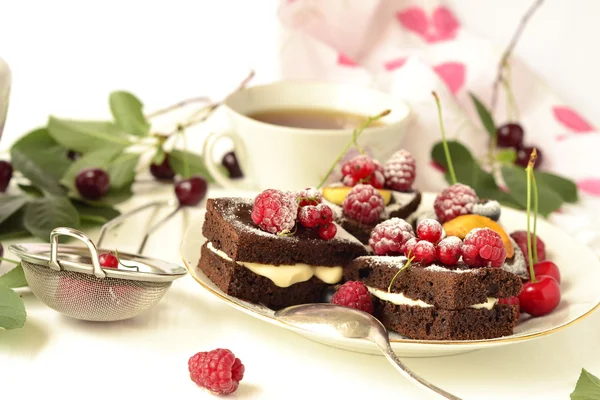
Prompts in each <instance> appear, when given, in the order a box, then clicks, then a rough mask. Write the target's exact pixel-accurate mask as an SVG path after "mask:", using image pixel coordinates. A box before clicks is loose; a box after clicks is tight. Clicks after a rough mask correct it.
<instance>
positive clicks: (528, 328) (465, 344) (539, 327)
mask: <svg viewBox="0 0 600 400" xmlns="http://www.w3.org/2000/svg"><path fill="white" fill-rule="evenodd" d="M434 199H435V195H434V194H431V193H425V194H424V195H423V201H422V204H421V207H422V208H425V207H428V208H429V209H431V205H432V204H433V201H434ZM203 221H204V214H202V215H201V217H200V218H199V219H198V220H197V221H195V222H194V223H192V224H191V226H190V228H189V229H188V231H187V232H186V234H185V236H184V239H183V242H182V244H181V249H180V251H181V256H182V258H183V262H184V264H185V266H186V268H187V269H188V271H189V273H190V275H191V276H192V277H193V278H194V279H195V280H196V281H197V282H198V283H199V284H200V286H201V287H202V288H204V289H205V290H207V291H208V292H210V293H212V294H214V295H215V296H217V297H218V298H219V299H221V300H222V301H224V302H225V303H227V304H228V305H229V306H231V307H234V308H236V309H238V310H240V311H242V312H244V313H246V314H249V315H251V316H253V317H255V318H259V319H261V320H263V321H266V322H269V323H271V324H274V325H276V326H279V327H281V328H284V329H288V330H291V331H294V332H297V333H298V334H301V335H303V336H306V337H308V338H309V339H312V340H315V341H318V342H321V343H323V344H327V345H330V346H333V347H338V348H342V349H346V350H350V351H358V352H362V353H372V354H379V350H378V349H377V347H376V346H375V345H374V344H372V343H371V342H369V341H366V340H358V339H340V338H337V337H328V336H324V335H317V334H312V333H310V332H307V331H300V330H298V329H296V328H294V327H292V326H290V325H287V324H285V323H283V322H281V321H279V320H277V319H276V318H275V316H274V311H273V310H270V309H269V308H267V307H264V306H260V305H256V304H252V303H249V302H247V301H243V300H240V299H237V298H235V297H232V296H229V295H227V294H225V293H223V292H222V291H221V290H220V289H219V288H218V287H217V286H216V285H214V284H213V283H212V282H211V281H210V279H208V278H207V277H206V275H204V273H203V272H202V271H200V270H199V269H198V268H196V266H197V265H198V260H199V258H200V248H201V247H202V245H203V244H204V242H205V240H206V239H205V238H204V237H203V236H202V223H203ZM500 223H501V224H502V225H503V226H504V228H505V229H506V231H507V232H509V233H510V232H513V231H515V230H523V229H525V226H526V223H527V220H526V217H525V214H524V213H523V212H520V211H517V210H513V209H510V208H503V209H502V216H501V219H500ZM538 235H539V236H540V237H541V238H542V239H543V240H544V242H545V244H546V253H547V256H548V258H549V259H551V260H553V261H554V262H555V263H556V264H557V265H558V266H559V268H560V271H561V292H562V299H561V303H560V304H559V306H558V308H557V309H556V310H554V311H553V312H552V313H551V314H549V315H546V316H543V317H538V318H530V317H528V316H527V315H523V316H521V319H520V320H519V323H518V324H517V326H516V328H515V330H514V333H513V335H510V336H505V337H500V338H495V339H488V340H468V341H466V340H465V341H461V340H450V341H441V340H439V341H438V340H412V339H407V338H404V337H402V336H400V335H398V334H395V333H391V334H390V342H391V344H392V348H393V349H394V351H395V352H396V353H397V354H398V355H399V356H403V357H434V356H443V355H451V354H458V353H465V352H469V351H474V350H481V349H486V348H490V347H495V346H503V345H508V344H511V343H519V342H523V341H527V340H532V339H535V338H539V337H542V336H545V335H549V334H551V333H554V332H557V331H559V330H560V329H563V328H566V327H568V326H570V325H572V324H574V323H576V322H577V321H580V320H581V319H583V318H584V317H586V316H587V315H589V314H591V313H592V312H594V311H595V310H596V309H598V308H599V306H600V290H598V282H600V260H599V259H598V257H596V255H595V254H594V253H593V252H592V251H591V249H589V248H588V247H587V246H584V245H582V244H581V243H579V242H577V241H576V240H575V239H573V238H572V237H570V236H569V235H568V234H566V233H565V232H564V231H562V230H561V229H559V228H557V227H555V226H553V225H551V224H550V223H548V222H546V221H545V220H541V219H538Z"/></svg>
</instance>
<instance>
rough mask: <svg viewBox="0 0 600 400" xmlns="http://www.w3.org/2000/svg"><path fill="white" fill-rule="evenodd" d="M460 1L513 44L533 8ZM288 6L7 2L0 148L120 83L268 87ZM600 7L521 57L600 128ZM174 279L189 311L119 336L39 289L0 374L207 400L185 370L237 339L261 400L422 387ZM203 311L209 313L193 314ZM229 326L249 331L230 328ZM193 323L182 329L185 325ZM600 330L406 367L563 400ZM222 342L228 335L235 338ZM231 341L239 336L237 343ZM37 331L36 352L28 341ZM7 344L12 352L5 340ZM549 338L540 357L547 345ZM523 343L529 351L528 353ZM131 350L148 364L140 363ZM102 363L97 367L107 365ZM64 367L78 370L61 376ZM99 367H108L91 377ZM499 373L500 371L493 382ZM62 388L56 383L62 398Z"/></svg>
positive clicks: (138, 89) (94, 105) (550, 17)
mask: <svg viewBox="0 0 600 400" xmlns="http://www.w3.org/2000/svg"><path fill="white" fill-rule="evenodd" d="M450 3H451V7H452V8H453V10H454V12H455V13H456V14H457V15H458V17H459V19H460V20H461V21H462V23H463V24H464V25H466V27H467V28H470V29H472V30H473V31H474V32H476V33H478V34H481V35H482V36H484V37H486V38H489V39H490V40H492V41H493V42H495V43H496V44H498V45H499V46H501V47H503V46H504V45H505V43H507V42H508V40H509V38H510V36H511V34H512V32H513V30H514V29H515V27H516V25H517V22H518V20H519V18H520V16H521V14H522V12H523V11H524V9H526V8H527V6H528V5H529V2H528V1H523V0H505V1H493V0H454V1H450ZM277 4H278V3H277V1H274V0H261V1H257V0H254V1H248V0H237V1H234V0H219V1H214V0H196V1H191V0H190V1H102V2H100V1H96V2H91V1H86V2H82V1H64V0H62V1H61V0H56V1H51V2H50V1H27V0H20V1H4V2H2V3H1V4H0V57H3V58H5V59H6V60H7V61H8V63H9V64H10V66H11V68H12V70H13V93H12V100H11V105H10V109H9V117H8V122H7V125H6V128H5V132H4V136H3V138H2V141H1V142H0V147H2V148H6V147H8V145H9V144H10V142H12V141H13V140H14V139H15V138H16V137H18V136H19V135H21V134H23V133H25V132H26V131H28V130H30V129H32V128H34V127H35V126H37V125H41V124H44V123H45V121H46V118H47V116H48V115H49V114H54V115H57V116H61V117H72V118H102V117H108V104H107V97H108V94H109V92H110V91H112V90H115V89H125V90H130V91H132V92H134V93H136V94H137V95H138V96H139V97H140V98H141V99H142V100H143V101H144V102H145V103H146V105H147V107H148V109H154V108H157V107H160V106H164V105H167V104H170V103H172V102H174V101H177V100H180V99H182V98H185V97H189V96H194V95H203V94H208V95H211V96H213V97H215V98H218V97H219V96H220V95H221V94H223V93H225V92H226V91H228V90H230V89H232V88H233V87H234V86H235V85H236V84H237V82H238V81H239V80H240V79H241V78H242V77H243V76H244V75H245V74H246V72H247V70H248V69H249V68H253V69H255V70H256V71H257V73H258V76H257V79H256V81H257V82H260V81H268V80H270V79H273V77H275V76H276V67H275V66H276V50H277V32H278V24H277V21H276V19H275V10H276V7H277ZM599 16H600V2H598V1H595V0H573V1H561V0H547V1H546V4H545V6H544V7H543V8H542V9H541V10H540V12H539V14H537V16H536V18H535V19H534V20H533V21H532V23H531V24H530V26H529V27H528V29H527V31H526V32H525V35H524V37H523V38H522V40H521V42H520V43H519V45H518V48H517V50H516V53H517V54H518V55H519V56H521V57H522V58H523V59H524V60H525V61H526V62H527V63H528V64H529V65H530V66H531V67H532V68H533V69H534V70H535V71H537V72H538V73H539V74H540V75H541V76H542V77H543V78H544V79H545V80H546V81H547V82H548V84H549V85H550V86H551V87H553V88H554V89H555V90H556V91H557V92H558V93H559V94H561V95H562V96H563V98H564V99H565V101H566V102H567V103H570V104H571V105H572V106H573V107H574V108H575V109H578V110H579V111H581V113H582V114H583V115H584V116H585V117H586V118H588V119H589V120H590V121H591V122H592V123H594V124H596V125H600V115H599V114H598V113H596V109H597V96H598V89H600V85H599V80H598V78H597V73H598V71H600V57H599V56H598V50H597V48H598V46H597V40H598V39H597V38H598V37H600V26H598V24H597V21H598V17H599ZM166 245H168V246H171V245H172V248H170V249H169V252H168V254H169V255H170V256H169V257H175V258H176V257H177V255H176V253H177V252H176V246H177V244H176V243H170V242H169V243H167V244H166ZM153 250H155V251H157V252H160V250H161V249H160V248H155V249H153ZM177 287H179V289H178V290H177V289H176V290H173V291H171V292H170V293H169V295H168V298H167V300H168V303H165V304H169V305H170V306H169V307H170V309H171V310H172V308H173V305H174V304H175V305H177V304H180V305H181V312H180V313H172V312H171V313H170V314H169V313H165V310H166V308H165V307H166V305H163V306H161V307H157V308H156V310H154V311H153V312H152V314H150V315H149V316H147V317H146V318H142V319H139V320H137V321H134V322H130V323H126V324H123V325H122V326H121V328H120V329H122V331H121V332H119V333H117V334H115V333H114V332H111V334H110V335H109V334H108V328H106V327H104V326H102V325H97V326H92V325H89V324H79V323H74V322H65V320H64V319H63V318H60V317H59V316H57V315H56V314H55V313H54V312H52V311H51V310H48V309H46V308H44V307H42V306H40V305H39V304H38V303H36V302H35V300H34V299H32V298H28V299H27V302H28V309H29V310H30V312H31V314H32V317H31V319H30V321H31V324H30V325H29V327H30V328H28V330H23V331H21V332H18V331H14V332H6V333H5V334H3V335H0V350H6V351H7V354H9V358H10V359H11V360H12V361H11V363H12V364H11V367H9V368H4V369H3V371H4V372H5V373H6V372H7V371H10V370H11V369H12V370H13V372H14V374H10V373H9V374H8V376H2V377H1V378H2V382H3V383H2V387H3V393H4V394H5V395H7V396H8V395H15V396H17V395H18V396H20V397H21V398H31V396H32V395H33V392H34V389H36V388H37V389H36V390H37V391H38V392H39V393H38V394H37V395H35V398H40V397H41V394H40V393H44V392H45V388H48V387H49V388H51V390H50V392H51V394H57V395H61V396H64V398H82V397H86V396H89V397H90V398H96V397H95V396H94V395H95V394H97V395H100V394H102V395H104V396H105V397H107V396H112V397H115V398H122V396H124V395H128V396H132V395H134V394H143V395H145V397H147V398H156V397H158V395H159V393H160V395H163V397H164V395H165V394H166V393H167V392H166V390H169V391H172V392H171V393H176V394H175V396H177V397H186V398H192V397H193V396H195V395H198V397H199V398H202V397H203V392H201V391H198V390H196V388H194V387H193V384H191V383H190V382H189V379H187V377H186V365H185V362H186V361H187V358H186V357H189V356H190V355H191V354H192V353H193V352H194V351H198V350H200V349H202V348H203V347H204V346H219V345H225V346H228V345H230V346H233V345H237V346H238V347H247V348H250V347H252V348H253V349H252V352H256V351H257V349H256V347H257V346H261V349H262V351H264V356H263V360H262V361H263V364H262V366H261V367H262V368H263V369H262V370H261V371H257V370H256V365H255V366H254V367H253V366H252V360H247V361H245V362H246V364H247V365H248V374H247V378H246V380H245V382H246V384H245V386H243V388H241V389H240V392H239V397H240V398H257V397H258V398H260V397H261V393H263V394H264V393H267V392H268V393H269V394H270V395H271V396H272V397H271V398H277V397H278V393H279V394H280V396H281V397H279V398H284V396H285V395H288V396H289V398H294V396H293V394H295V393H302V392H304V393H310V392H311V391H306V390H307V387H310V385H311V384H314V385H321V387H325V388H327V390H325V392H326V393H328V396H329V397H333V396H334V393H336V392H342V393H359V392H362V393H372V394H373V396H374V398H375V397H378V395H379V396H380V397H381V396H383V395H384V394H386V393H388V394H391V395H393V396H394V397H399V396H404V398H409V399H410V398H419V397H417V396H419V395H421V394H422V392H420V391H419V390H417V389H414V388H413V387H412V386H410V385H409V384H407V383H406V382H404V381H403V380H402V378H400V377H398V375H397V374H396V373H395V372H394V371H393V369H391V367H389V366H387V365H386V364H385V361H384V359H383V358H378V357H372V356H366V355H353V354H352V353H348V352H343V351H339V350H334V349H330V348H327V347H324V346H321V345H317V344H314V343H312V342H309V341H306V340H303V339H300V338H298V337H297V336H296V335H293V334H291V333H287V332H279V331H278V330H276V329H272V328H267V327H266V326H265V325H264V324H262V323H261V322H258V321H254V320H252V319H251V318H249V317H246V316H243V315H241V314H240V313H238V312H236V311H234V310H230V309H229V308H227V307H226V306H224V305H221V304H219V303H217V302H216V301H215V300H213V299H211V298H210V297H209V296H208V295H206V294H204V293H200V292H199V291H198V293H196V291H195V290H194V289H195V286H193V282H190V281H189V280H186V281H182V282H181V283H178V284H177V285H175V286H174V288H177ZM186 288H188V289H189V290H186ZM196 296H197V297H196ZM193 307H198V308H200V307H202V309H203V310H204V311H202V312H200V311H198V312H194V308H193ZM42 320H43V321H45V323H42V322H41V321H42ZM48 321H50V324H56V325H53V326H55V328H56V329H54V330H50V331H45V330H46V328H47V324H48ZM233 321H236V322H238V323H239V324H237V325H235V327H233V324H232V322H233ZM181 326H185V327H186V328H185V329H184V330H181V329H179V328H178V327H181ZM597 326H598V315H595V316H593V317H590V318H588V319H586V320H585V321H583V322H581V323H580V324H578V326H577V327H573V328H570V329H569V330H567V331H563V332H560V333H557V334H555V335H552V336H551V337H548V338H544V339H540V340H539V341H535V342H532V343H525V344H518V345H514V346H511V347H510V348H509V349H510V351H508V350H505V349H496V350H490V351H489V352H487V353H486V355H487V354H489V358H487V357H482V356H481V353H472V354H469V355H465V356H460V357H456V358H454V357H451V358H442V359H437V360H436V359H429V360H427V359H421V360H409V362H408V363H409V365H410V366H411V367H413V368H414V369H415V371H416V372H418V373H422V374H424V375H425V376H426V378H430V379H432V380H433V381H434V382H436V383H438V384H439V385H441V386H445V387H447V388H449V389H460V388H462V390H464V391H466V392H471V393H474V392H475V393H479V395H478V396H477V397H473V396H472V397H471V398H478V399H481V398H489V397H493V395H494V389H493V387H494V386H495V385H498V386H501V387H503V388H504V389H505V390H508V389H506V388H507V387H511V386H513V385H514V386H515V387H523V386H526V387H528V388H529V389H528V390H526V391H523V392H520V391H518V390H517V391H516V393H515V394H514V396H515V397H514V398H525V396H528V398H539V399H548V398H551V396H550V394H549V393H548V392H547V391H544V392H543V391H542V389H543V388H545V389H547V390H549V391H550V393H551V392H552V391H553V389H556V390H557V391H556V392H555V394H556V397H555V398H566V397H567V395H568V392H569V389H570V388H572V387H573V386H574V384H575V379H576V376H574V374H573V371H576V370H577V369H578V368H580V367H582V366H583V365H580V364H581V360H583V359H587V360H588V361H590V360H591V358H590V357H591V355H593V354H597V352H598V351H599V349H598V345H597V344H596V345H594V346H593V347H592V348H586V347H583V346H581V345H580V343H597V339H596V340H594V338H595V337H596V334H595V333H593V332H591V331H590V330H592V329H596V327H597ZM58 327H59V328H60V330H59V328H58ZM232 329H235V330H236V332H235V334H234V333H232V332H231V330H232ZM225 331H226V332H225ZM148 332H154V334H153V335H154V336H152V334H150V333H148ZM19 335H26V337H20V336H19ZM141 336H144V338H145V340H146V342H145V343H148V341H149V340H154V341H155V343H156V344H157V345H156V346H153V347H152V350H150V349H145V348H144V347H143V346H141V344H140V342H139V341H138V338H140V337H141ZM267 336H268V338H267ZM221 337H226V338H227V339H226V340H227V341H229V342H227V343H223V341H221V340H220V339H221ZM235 337H237V338H238V339H239V341H237V342H234V343H232V342H231V341H232V338H235ZM109 338H114V339H109ZM149 338H151V339H149ZM190 338H197V346H194V347H192V346H190V345H189V343H190V342H193V340H190ZM25 339H26V341H27V342H28V343H29V345H28V346H23V347H19V346H18V344H19V343H22V342H23V341H24V340H25ZM81 341H83V342H84V343H87V345H93V346H95V347H94V351H89V352H88V351H86V350H85V348H79V347H77V346H78V345H77V344H75V343H81ZM3 342H4V344H3ZM159 344H160V346H159ZM5 345H8V348H6V347H2V346H5ZM11 345H14V346H15V347H11ZM538 345H539V346H540V347H539V348H540V351H539V352H536V351H535V349H536V348H537V346H538ZM44 346H47V347H46V351H43V349H44ZM140 346H141V347H140ZM40 349H42V350H40ZM66 349H69V350H70V351H69V352H65V350H66ZM521 351H522V352H523V353H524V354H527V357H528V359H523V358H521V357H519V355H520V352H521ZM241 352H242V353H243V351H241ZM5 354H6V353H5ZM132 354H137V356H135V357H138V358H137V359H133V358H132ZM89 355H93V357H104V358H101V359H98V360H94V359H91V360H90V359H88V358H86V357H89ZM182 360H183V361H182ZM95 361H97V364H96V363H95ZM563 361H564V364H563ZM28 363H36V365H37V366H38V367H37V368H36V371H42V370H44V371H47V374H40V373H37V374H32V375H29V376H28V375H27V372H26V371H28V370H29V368H30V367H28ZM528 363H530V364H531V365H532V366H533V369H534V370H530V369H529V368H528V367H527V364H528ZM95 365H96V366H98V365H101V366H102V368H101V370H98V368H95ZM557 365H564V366H565V368H566V369H565V372H564V374H563V373H562V372H561V371H558V370H556V368H557V367H556V366H557ZM0 367H6V366H5V365H0ZM365 367H366V368H367V371H365V370H364V368H365ZM456 368H459V369H460V370H464V371H465V373H466V374H467V376H464V380H463V379H461V378H458V379H460V383H459V382H458V381H457V380H456V379H454V378H450V375H451V376H455V374H450V373H449V371H450V370H455V369H456ZM0 369H2V368H0ZM62 369H65V370H68V371H69V372H68V374H62V373H61V370H62ZM599 372H600V371H596V373H599ZM93 373H96V374H99V375H98V376H97V377H95V378H94V375H93ZM528 373H530V374H532V377H531V379H529V378H528V377H527V374H528ZM496 375H498V376H499V377H500V376H501V377H502V378H501V379H498V381H497V382H496V381H495V380H494V379H495V378H494V377H495V376H496ZM546 377H548V380H549V381H548V382H545V380H544V379H545V378H546ZM361 378H364V379H361ZM266 379H273V380H276V381H277V382H273V383H269V382H268V381H266ZM466 382H472V384H469V387H470V388H467V387H465V386H464V385H465V383H466ZM480 382H481V383H480ZM92 385H93V386H94V388H92V387H91V386H92ZM372 385H373V386H374V387H371V386H372ZM486 386H487V388H486ZM375 387H376V388H377V390H374V389H375ZM57 388H61V389H60V392H58V391H55V390H58V389H57ZM275 388H278V389H277V390H275ZM279 389H281V390H279ZM315 390H316V389H315ZM88 391H89V392H88ZM312 392H313V393H318V392H316V391H312ZM46 394H48V393H46ZM206 397H207V398H208V396H206Z"/></svg>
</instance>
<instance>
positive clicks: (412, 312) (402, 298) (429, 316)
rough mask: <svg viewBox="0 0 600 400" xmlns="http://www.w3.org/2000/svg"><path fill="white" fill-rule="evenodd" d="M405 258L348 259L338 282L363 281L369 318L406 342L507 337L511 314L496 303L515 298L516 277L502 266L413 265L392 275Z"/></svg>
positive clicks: (512, 309)
mask: <svg viewBox="0 0 600 400" xmlns="http://www.w3.org/2000/svg"><path fill="white" fill-rule="evenodd" d="M405 263H406V257H378V256H366V257H359V258H357V259H356V260H354V261H353V262H352V263H351V264H350V265H349V266H348V267H347V268H346V269H345V271H344V278H345V279H347V280H357V281H361V282H363V283H364V284H365V285H366V286H367V287H368V288H369V292H371V294H372V295H373V297H374V301H375V316H376V317H378V318H379V319H380V320H381V322H382V323H383V325H384V326H385V327H386V328H388V329H389V330H392V331H395V332H397V333H399V334H401V335H403V336H406V337H408V338H411V339H421V340H479V339H491V338H496V337H500V336H507V335H511V334H512V332H513V328H514V326H515V323H516V313H517V310H516V308H515V307H514V306H512V305H506V304H498V299H499V298H505V297H512V296H517V295H518V294H519V293H520V292H521V289H522V283H521V280H520V279H519V277H518V276H516V275H514V274H512V273H510V272H508V271H505V270H504V269H502V268H467V267H466V266H465V265H464V264H462V263H459V265H457V266H455V267H452V268H450V267H443V266H438V265H431V266H421V265H419V264H415V265H413V266H411V267H410V268H408V269H406V270H404V271H402V272H400V274H399V275H398V277H397V278H396V280H395V281H394V283H393V284H392V286H391V288H389V291H388V287H389V285H390V283H391V282H392V280H393V278H394V275H396V273H397V272H398V269H399V268H401V267H402V266H403V265H404V264H405Z"/></svg>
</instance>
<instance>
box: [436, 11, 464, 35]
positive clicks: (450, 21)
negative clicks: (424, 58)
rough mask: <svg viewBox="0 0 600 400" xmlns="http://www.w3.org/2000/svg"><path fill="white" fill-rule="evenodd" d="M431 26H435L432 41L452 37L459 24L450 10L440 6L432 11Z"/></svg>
mask: <svg viewBox="0 0 600 400" xmlns="http://www.w3.org/2000/svg"><path fill="white" fill-rule="evenodd" d="M433 27H434V28H435V35H434V37H433V39H434V40H433V41H440V40H449V39H454V38H455V37H456V32H457V31H458V28H459V27H460V25H459V23H458V20H457V19H456V17H455V16H454V14H452V11H450V10H449V9H448V8H447V7H443V6H442V7H438V8H436V9H435V11H434V12H433Z"/></svg>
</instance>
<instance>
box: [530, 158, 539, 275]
mask: <svg viewBox="0 0 600 400" xmlns="http://www.w3.org/2000/svg"><path fill="white" fill-rule="evenodd" d="M531 154H532V156H533V157H536V158H537V150H536V149H535V148H534V149H533V151H532V153H531ZM530 162H531V161H530ZM534 163H535V158H534ZM529 173H530V174H531V184H532V186H533V246H532V247H533V263H534V264H537V263H538V251H537V216H538V190H537V183H536V181H535V174H534V172H533V166H532V167H531V169H530V172H529Z"/></svg>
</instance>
